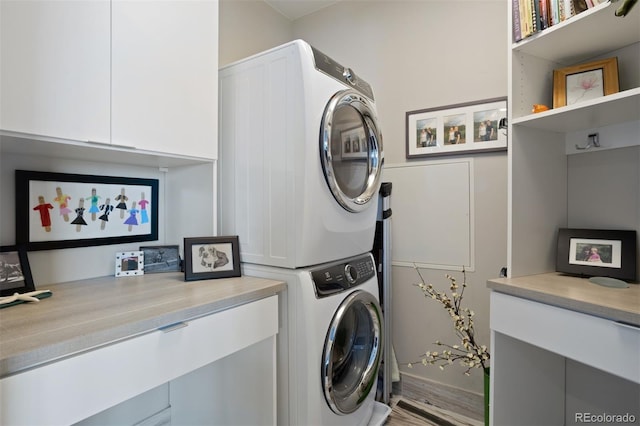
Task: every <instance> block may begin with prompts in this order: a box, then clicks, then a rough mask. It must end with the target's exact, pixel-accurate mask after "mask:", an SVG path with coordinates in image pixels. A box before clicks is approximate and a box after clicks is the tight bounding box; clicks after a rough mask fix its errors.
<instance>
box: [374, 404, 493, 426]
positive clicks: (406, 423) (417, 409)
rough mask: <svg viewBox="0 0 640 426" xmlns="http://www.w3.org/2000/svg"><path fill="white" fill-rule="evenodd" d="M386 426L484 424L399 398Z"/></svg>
mask: <svg viewBox="0 0 640 426" xmlns="http://www.w3.org/2000/svg"><path fill="white" fill-rule="evenodd" d="M390 405H391V407H392V410H391V413H390V414H389V417H387V420H386V422H385V423H384V426H430V425H433V426H483V422H480V421H477V420H475V419H470V418H468V417H465V416H463V415H460V414H456V413H452V412H450V411H446V410H442V409H440V408H438V407H435V406H433V405H429V404H422V403H420V402H415V401H410V400H407V399H403V398H397V399H394V400H392V401H391V404H390Z"/></svg>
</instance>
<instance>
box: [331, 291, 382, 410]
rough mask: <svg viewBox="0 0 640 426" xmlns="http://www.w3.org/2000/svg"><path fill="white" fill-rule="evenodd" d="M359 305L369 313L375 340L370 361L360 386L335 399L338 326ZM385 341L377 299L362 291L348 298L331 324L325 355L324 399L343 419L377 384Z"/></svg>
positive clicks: (362, 372) (336, 396)
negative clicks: (383, 342) (383, 339)
mask: <svg viewBox="0 0 640 426" xmlns="http://www.w3.org/2000/svg"><path fill="white" fill-rule="evenodd" d="M357 304H361V305H363V306H364V308H365V309H366V312H367V313H368V318H369V320H370V323H371V327H372V330H371V334H372V336H373V337H372V341H371V342H370V343H371V350H370V353H369V354H368V357H367V361H366V366H365V368H364V369H363V370H362V371H361V372H360V374H359V380H358V382H357V383H355V386H351V387H352V388H353V391H352V392H351V393H349V394H347V395H345V396H342V397H340V396H338V395H336V392H335V389H334V383H333V376H334V359H333V352H334V347H335V344H336V341H335V339H336V335H337V332H338V326H339V325H340V324H341V323H342V321H343V320H344V318H345V315H346V313H347V312H348V311H349V309H351V308H352V307H353V306H354V305H357ZM351 337H353V336H351ZM382 337H383V336H382V309H380V305H379V304H378V301H377V300H376V299H375V297H374V296H373V295H372V294H371V293H369V292H366V291H362V290H356V291H354V292H353V293H351V294H350V295H349V296H347V297H346V298H345V299H344V300H343V301H342V303H341V304H340V306H339V308H338V310H337V311H336V314H335V315H334V317H333V320H332V321H331V326H330V327H329V330H328V332H327V337H326V339H325V345H324V350H323V353H322V376H321V377H322V387H323V390H324V396H325V399H326V401H327V403H328V404H329V407H330V408H331V410H332V411H333V412H334V413H336V414H340V415H344V414H349V413H353V412H354V411H356V410H357V409H358V407H360V405H362V403H363V402H364V400H365V399H366V398H367V395H369V392H371V390H372V388H373V387H374V386H375V385H376V383H377V382H378V367H379V366H380V362H381V359H382Z"/></svg>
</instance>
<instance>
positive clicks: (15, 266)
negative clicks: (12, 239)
mask: <svg viewBox="0 0 640 426" xmlns="http://www.w3.org/2000/svg"><path fill="white" fill-rule="evenodd" d="M35 289H36V287H35V285H34V283H33V278H32V277H31V268H30V267H29V259H28V257H27V252H26V250H24V249H23V248H21V247H17V246H0V296H11V295H13V294H14V293H28V292H31V291H35Z"/></svg>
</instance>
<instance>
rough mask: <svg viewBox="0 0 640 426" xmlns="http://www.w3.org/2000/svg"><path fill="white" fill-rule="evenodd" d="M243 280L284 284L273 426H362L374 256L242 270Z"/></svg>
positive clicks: (378, 314) (376, 324)
mask: <svg viewBox="0 0 640 426" xmlns="http://www.w3.org/2000/svg"><path fill="white" fill-rule="evenodd" d="M243 274H244V275H250V276H258V277H264V278H271V279H277V280H283V281H286V282H287V284H288V285H287V291H286V292H285V293H284V295H283V296H282V297H281V299H280V300H281V304H280V312H281V315H282V318H283V320H282V321H281V329H280V330H279V332H278V349H277V350H278V380H277V382H278V396H277V399H278V420H277V422H278V424H279V425H296V426H305V425H310V426H318V425H323V426H336V425H345V426H346V425H349V426H354V425H367V424H369V422H370V421H372V414H373V412H374V408H375V407H376V405H379V403H377V402H376V401H375V394H376V387H377V381H378V368H379V366H380V360H381V355H382V348H383V341H382V339H383V336H382V330H383V328H382V323H383V319H382V310H381V309H380V305H379V298H378V281H377V277H376V271H375V266H374V259H373V256H371V254H364V255H360V256H356V257H352V258H350V259H346V260H342V261H338V262H331V263H328V264H324V265H321V266H317V267H314V268H301V269H296V270H292V269H287V268H274V267H270V266H264V265H255V264H246V263H245V264H243Z"/></svg>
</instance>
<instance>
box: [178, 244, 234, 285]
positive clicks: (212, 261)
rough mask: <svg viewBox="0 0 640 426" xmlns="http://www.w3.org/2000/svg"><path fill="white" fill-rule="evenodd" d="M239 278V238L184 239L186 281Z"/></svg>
mask: <svg viewBox="0 0 640 426" xmlns="http://www.w3.org/2000/svg"><path fill="white" fill-rule="evenodd" d="M239 276H240V246H239V242H238V236H229V237H200V238H185V239H184V279H185V281H195V280H207V279H212V278H229V277H239Z"/></svg>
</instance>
